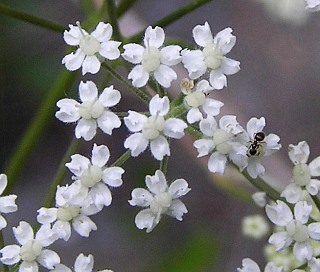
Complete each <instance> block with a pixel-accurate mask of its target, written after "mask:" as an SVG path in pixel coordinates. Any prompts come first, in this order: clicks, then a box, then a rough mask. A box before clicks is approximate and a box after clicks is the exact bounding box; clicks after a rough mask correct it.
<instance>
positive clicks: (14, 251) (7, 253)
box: [0, 245, 20, 265]
mask: <svg viewBox="0 0 320 272" xmlns="http://www.w3.org/2000/svg"><path fill="white" fill-rule="evenodd" d="M0 253H1V254H2V257H1V259H0V261H1V262H2V263H3V264H6V265H13V264H15V263H17V262H19V261H20V255H19V253H20V247H19V246H17V245H9V246H5V247H4V248H2V249H1V250H0Z"/></svg>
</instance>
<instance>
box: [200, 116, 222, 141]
mask: <svg viewBox="0 0 320 272" xmlns="http://www.w3.org/2000/svg"><path fill="white" fill-rule="evenodd" d="M199 127H200V130H201V132H202V133H203V134H204V135H205V136H209V137H212V136H213V134H214V133H215V131H216V130H217V128H218V124H217V121H216V119H214V117H213V116H207V118H205V119H203V120H201V121H200V123H199Z"/></svg>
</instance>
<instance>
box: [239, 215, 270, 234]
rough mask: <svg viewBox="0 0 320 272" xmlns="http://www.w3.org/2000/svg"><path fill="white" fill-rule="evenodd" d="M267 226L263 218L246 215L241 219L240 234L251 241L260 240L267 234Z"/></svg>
mask: <svg viewBox="0 0 320 272" xmlns="http://www.w3.org/2000/svg"><path fill="white" fill-rule="evenodd" d="M269 229H270V228H269V225H268V223H267V221H266V219H265V217H263V216H261V215H259V214H256V215H248V216H245V217H244V218H243V219H242V233H243V234H244V235H245V236H247V237H250V238H253V239H261V238H262V237H264V236H265V235H267V234H268V232H269Z"/></svg>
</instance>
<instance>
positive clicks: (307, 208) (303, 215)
mask: <svg viewBox="0 0 320 272" xmlns="http://www.w3.org/2000/svg"><path fill="white" fill-rule="evenodd" d="M311 211H312V205H308V203H307V202H306V201H299V202H298V203H296V205H295V206H294V217H295V218H296V219H297V220H299V221H300V222H301V223H302V224H306V223H307V222H308V220H309V216H310V213H311Z"/></svg>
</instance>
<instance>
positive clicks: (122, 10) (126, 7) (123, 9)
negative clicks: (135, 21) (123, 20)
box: [116, 0, 137, 18]
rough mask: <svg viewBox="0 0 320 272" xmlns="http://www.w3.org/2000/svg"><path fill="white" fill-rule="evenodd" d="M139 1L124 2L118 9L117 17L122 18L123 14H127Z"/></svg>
mask: <svg viewBox="0 0 320 272" xmlns="http://www.w3.org/2000/svg"><path fill="white" fill-rule="evenodd" d="M136 2H137V0H122V1H121V2H120V4H119V6H118V8H117V11H116V12H117V17H118V18H120V17H121V16H122V15H123V14H125V13H126V12H127V10H129V9H130V8H131V7H132V6H133V5H134V4H135V3H136Z"/></svg>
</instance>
